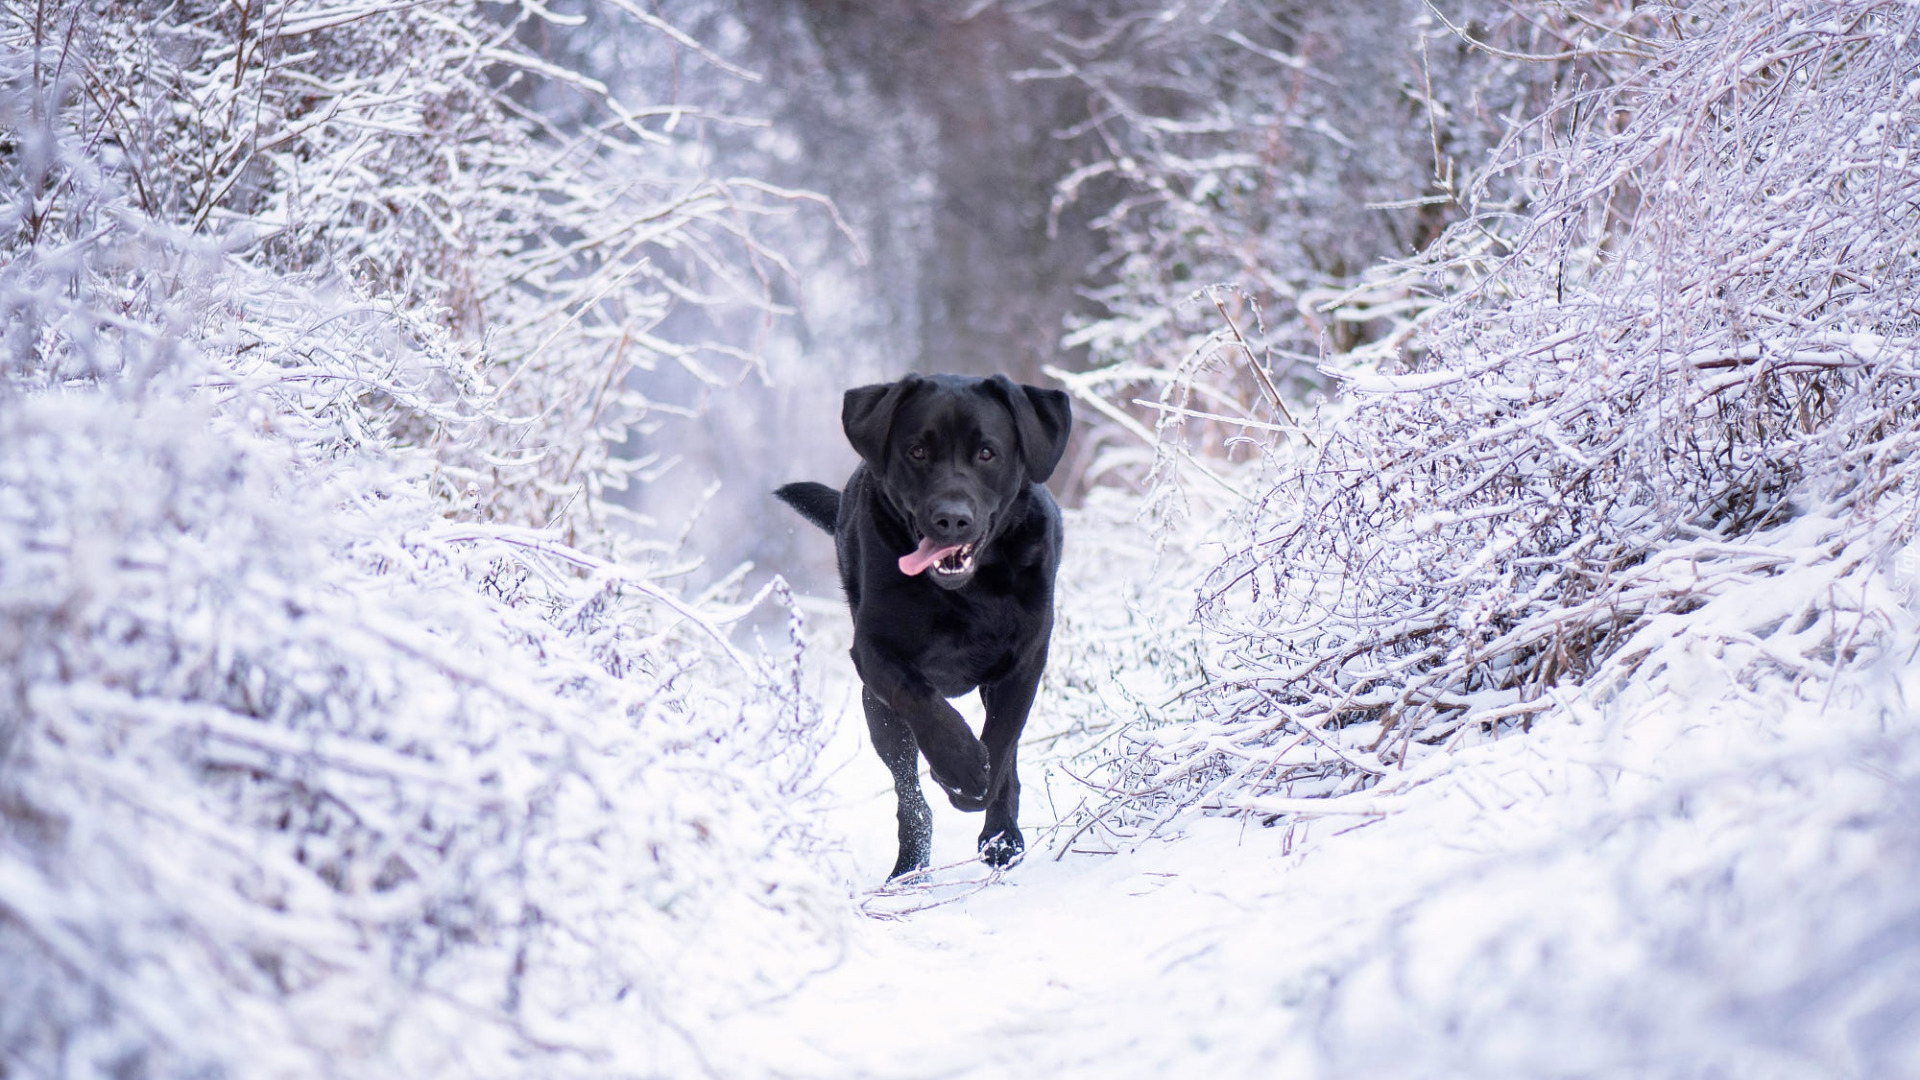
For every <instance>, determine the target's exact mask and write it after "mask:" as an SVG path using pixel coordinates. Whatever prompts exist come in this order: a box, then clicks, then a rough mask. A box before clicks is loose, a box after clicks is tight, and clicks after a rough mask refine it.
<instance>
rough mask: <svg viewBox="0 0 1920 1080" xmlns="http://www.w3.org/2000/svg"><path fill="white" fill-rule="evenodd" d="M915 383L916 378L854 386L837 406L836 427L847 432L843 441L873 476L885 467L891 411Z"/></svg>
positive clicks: (915, 376)
mask: <svg viewBox="0 0 1920 1080" xmlns="http://www.w3.org/2000/svg"><path fill="white" fill-rule="evenodd" d="M919 383H920V376H918V375H908V376H907V377H906V378H904V379H901V380H900V381H899V382H890V383H875V384H873V385H872V386H856V387H854V388H853V389H851V390H849V391H847V396H846V398H845V399H843V400H842V401H841V403H840V426H841V427H843V428H845V429H846V431H847V441H848V442H850V443H852V444H853V450H854V452H855V453H857V454H859V455H860V460H862V461H864V462H866V463H867V464H868V465H869V466H871V467H872V468H873V470H874V471H875V472H884V471H885V470H886V467H887V435H888V434H889V433H891V432H892V431H893V414H894V410H896V409H898V408H899V407H900V401H901V399H903V398H905V397H906V396H907V391H908V390H910V389H912V388H913V387H914V386H917V385H919Z"/></svg>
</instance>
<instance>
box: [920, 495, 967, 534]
mask: <svg viewBox="0 0 1920 1080" xmlns="http://www.w3.org/2000/svg"><path fill="white" fill-rule="evenodd" d="M927 511H928V513H927V537H928V539H930V540H932V541H933V542H934V543H936V544H960V543H965V542H966V541H967V539H968V534H969V532H970V531H971V530H972V528H973V508H972V507H970V506H968V505H967V504H966V503H964V502H962V501H960V500H959V499H940V500H937V501H935V502H934V504H933V505H932V506H929V507H928V508H927Z"/></svg>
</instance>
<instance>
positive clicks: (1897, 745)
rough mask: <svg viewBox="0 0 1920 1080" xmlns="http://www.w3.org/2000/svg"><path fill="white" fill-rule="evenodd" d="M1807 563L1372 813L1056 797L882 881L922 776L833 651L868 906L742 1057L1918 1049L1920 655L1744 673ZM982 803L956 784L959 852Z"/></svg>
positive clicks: (1603, 1071) (1812, 1071) (1370, 803)
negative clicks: (1916, 713) (1160, 820)
mask: <svg viewBox="0 0 1920 1080" xmlns="http://www.w3.org/2000/svg"><path fill="white" fill-rule="evenodd" d="M1801 575H1802V576H1801V581H1800V587H1795V582H1794V580H1793V579H1792V578H1791V577H1790V578H1789V579H1788V580H1785V581H1780V582H1776V583H1774V584H1773V585H1772V586H1771V587H1768V588H1764V589H1759V588H1754V589H1749V590H1747V591H1745V592H1742V593H1740V594H1737V595H1730V596H1727V597H1723V598H1721V599H1720V600H1717V601H1715V602H1714V603H1713V604H1711V605H1709V606H1708V607H1707V608H1705V609H1702V610H1701V611H1699V612H1697V613H1694V614H1693V615H1690V616H1686V617H1674V618H1673V620H1672V621H1670V622H1668V623H1666V624H1663V625H1662V626H1661V628H1660V629H1659V631H1658V633H1657V634H1655V635H1654V636H1661V637H1664V638H1666V640H1665V641H1664V642H1663V643H1662V644H1661V645H1659V646H1658V647H1657V649H1656V654H1657V656H1658V657H1659V658H1660V660H1661V661H1664V665H1663V666H1662V665H1661V664H1659V663H1656V662H1654V661H1649V663H1650V664H1652V665H1654V666H1662V671H1661V672H1660V673H1659V674H1657V675H1654V676H1651V677H1642V678H1640V679H1638V680H1637V681H1635V682H1633V683H1630V684H1628V685H1627V686H1625V687H1624V688H1622V689H1620V690H1619V692H1617V693H1613V694H1607V693H1599V692H1589V693H1579V694H1572V695H1568V696H1567V697H1566V698H1565V699H1564V701H1562V702H1561V703H1560V704H1559V705H1557V706H1556V707H1554V708H1553V709H1551V710H1550V711H1548V712H1545V713H1542V714H1540V715H1538V716H1536V718H1535V720H1534V723H1533V726H1532V729H1531V731H1530V732H1529V733H1528V734H1527V735H1526V736H1525V737H1524V738H1502V739H1488V740H1487V741H1485V742H1484V743H1482V744H1480V745H1475V746H1468V747H1465V748H1463V749H1460V750H1457V751H1456V752H1454V753H1453V754H1451V755H1448V756H1447V757H1446V758H1445V759H1444V760H1439V759H1430V760H1429V762H1428V763H1427V767H1426V768H1425V769H1422V770H1419V771H1418V772H1417V774H1416V775H1412V776H1409V777H1408V778H1407V780H1406V781H1405V782H1404V783H1403V784H1400V785H1391V784H1383V785H1382V787H1383V788H1389V787H1391V788H1394V790H1391V791H1389V792H1388V793H1386V794H1382V795H1379V796H1377V797H1374V798H1371V799H1369V800H1367V802H1366V805H1365V807H1364V809H1360V810H1359V811H1358V812H1357V813H1356V814H1354V815H1352V816H1348V815H1343V814H1338V813H1325V812H1324V810H1326V809H1327V808H1325V807H1321V808H1320V809H1321V810H1322V811H1323V812H1322V813H1319V814H1314V813H1312V812H1311V811H1312V809H1313V808H1312V805H1311V804H1312V803H1313V802H1314V800H1306V799H1300V800H1287V801H1285V805H1281V804H1280V803H1279V802H1278V801H1276V804H1275V805H1273V806H1272V807H1270V808H1266V809H1269V810H1271V811H1272V812H1276V813H1277V812H1287V813H1292V814H1295V815H1297V816H1295V817H1294V818H1293V819H1292V821H1291V823H1289V822H1288V821H1286V820H1283V821H1281V822H1279V823H1278V824H1277V825H1276V826H1274V827H1262V826H1261V825H1260V824H1259V823H1258V820H1257V819H1248V818H1241V819H1237V820H1232V819H1221V818H1209V817H1195V818H1189V819H1187V820H1185V821H1184V822H1182V823H1181V825H1180V826H1179V828H1178V829H1177V830H1176V831H1174V832H1172V833H1170V834H1167V835H1163V836H1161V837H1158V838H1153V839H1148V840H1144V841H1141V842H1138V843H1135V844H1131V845H1127V846H1125V847H1123V848H1122V849H1121V850H1119V851H1117V852H1115V853H1112V854H1085V853H1075V852H1068V853H1065V854H1062V852H1061V850H1060V845H1059V837H1060V834H1059V832H1058V831H1057V828H1056V827H1057V826H1059V825H1061V824H1062V821H1061V818H1060V817H1059V815H1057V814H1056V813H1055V812H1054V810H1053V808H1052V807H1050V805H1049V803H1048V802H1047V801H1046V800H1045V799H1042V798H1030V799H1029V800H1027V802H1026V805H1025V807H1024V809H1023V820H1022V827H1023V828H1024V829H1026V830H1028V832H1029V835H1035V834H1038V835H1039V836H1041V837H1050V838H1051V839H1050V841H1043V842H1042V843H1040V844H1036V845H1035V848H1034V850H1033V852H1032V853H1031V854H1030V856H1029V858H1028V859H1027V861H1025V862H1024V863H1022V864H1021V865H1019V866H1017V867H1015V868H1014V869H1012V870H1011V871H1009V872H1007V873H1005V874H992V873H989V872H988V871H987V870H986V869H985V868H984V867H982V866H980V865H978V864H972V865H968V864H966V863H964V862H962V863H960V864H957V865H948V866H947V867H945V868H943V869H940V870H939V871H937V872H936V873H935V874H933V875H932V882H931V883H930V884H926V885H923V886H921V887H918V888H899V889H883V888H880V887H879V879H880V876H881V875H883V874H884V873H885V872H886V869H887V868H888V867H889V866H890V865H891V862H892V858H893V832H892V820H893V819H892V804H891V793H890V790H889V789H888V788H887V786H886V783H885V781H886V774H885V773H884V771H883V770H882V769H881V767H880V766H879V764H878V762H877V760H869V758H871V753H870V751H869V750H868V749H867V748H866V747H865V746H864V744H863V740H862V738H861V736H860V731H861V728H862V727H863V723H862V721H861V719H860V716H859V712H858V708H857V699H855V698H854V697H853V695H851V694H848V693H846V684H845V682H844V678H843V677H839V676H836V675H835V674H834V671H833V666H832V665H833V664H834V663H835V662H836V660H834V659H830V660H829V661H828V662H827V663H826V664H825V665H824V666H821V667H819V668H817V669H816V670H815V673H814V677H815V678H817V679H820V680H821V682H822V683H823V685H825V686H828V687H832V686H834V684H835V683H836V680H838V683H839V686H838V692H839V694H840V697H841V699H842V701H843V707H842V709H841V710H840V712H839V716H838V718H837V720H836V721H835V723H836V728H835V733H834V737H833V741H832V742H831V743H830V744H829V752H828V756H829V758H830V759H831V760H833V761H834V762H835V763H836V766H837V771H836V772H835V774H834V778H833V782H832V784H833V792H834V795H833V798H832V800H831V802H830V805H829V808H828V810H827V821H828V822H829V823H830V828H831V829H833V830H835V831H838V832H842V833H844V835H845V836H846V838H847V844H848V850H847V852H846V855H845V857H844V859H843V860H842V861H841V862H840V863H838V864H837V865H836V870H837V872H838V873H839V875H840V879H841V881H842V884H843V886H844V887H845V888H846V889H847V890H848V898H849V902H850V904H852V905H853V906H854V907H855V908H856V909H857V910H859V911H860V912H861V914H862V918H860V919H859V920H857V921H856V922H855V923H854V924H853V925H852V927H851V929H850V930H849V932H848V936H847V939H846V942H845V945H844V947H843V948H844V953H843V955H842V956H841V958H840V960H839V961H838V963H837V964H836V965H835V966H834V967H833V968H832V969H831V970H829V971H827V972H824V973H822V974H820V975H818V976H816V977H814V978H813V979H811V980H809V981H808V982H807V983H806V984H805V985H804V986H802V987H801V988H799V989H798V990H797V991H796V992H795V993H793V994H792V995H790V996H788V997H786V998H784V999H782V1000H780V1001H776V1002H772V1003H769V1004H768V1005H766V1006H764V1007H763V1008H760V1009H756V1010H754V1011H753V1012H751V1013H750V1014H748V1015H745V1016H742V1017H739V1018H737V1019H735V1020H733V1021H732V1022H731V1023H729V1024H728V1025H726V1030H727V1031H728V1032H729V1034H730V1036H731V1037H730V1038H729V1040H728V1041H729V1042H730V1043H737V1044H739V1045H742V1046H748V1047H751V1048H752V1052H751V1055H750V1056H747V1057H744V1058H743V1059H742V1060H740V1061H738V1062H737V1063H736V1067H737V1068H738V1069H739V1073H738V1074H739V1075H756V1076H757V1075H765V1076H774V1075H778V1076H796V1077H933V1076H939V1077H976V1076H977V1077H993V1076H1021V1077H1026V1076H1032V1077H1041V1076H1089V1077H1092V1076H1103V1077H1150V1076H1166V1075H1216V1076H1225V1077H1238V1076H1247V1077H1254V1076H1262V1077H1276V1076H1284V1077H1339V1076H1356V1075H1365V1076H1384V1077H1393V1076H1407V1077H1416V1076H1418V1077H1432V1076H1460V1077H1489V1076H1549V1075H1553V1076H1610V1075H1620V1076H1629V1075H1630V1076H1676V1077H1679V1076H1712V1075H1722V1074H1729V1075H1742V1076H1777V1077H1808V1078H1813V1077H1835V1076H1899V1075H1913V1074H1914V1072H1915V1070H1916V1069H1920V1026H1916V1025H1914V1024H1912V1023H1911V1022H1910V1018H1911V1017H1912V1016H1913V1015H1914V1013H1913V1010H1915V1009H1916V1008H1920V994H1917V993H1916V990H1920V987H1916V985H1915V983H1914V978H1913V975H1912V972H1913V971H1915V970H1916V966H1915V965H1916V962H1920V900H1916V896H1920V892H1916V890H1915V886H1916V885H1920V875H1916V873H1915V871H1914V867H1915V863H1914V855H1915V853H1916V851H1920V830H1916V828H1915V827H1914V825H1913V813H1912V812H1913V809H1914V806H1915V798H1916V796H1917V795H1920V755H1917V754H1916V751H1920V731H1916V729H1915V727H1914V725H1913V723H1912V721H1911V720H1910V719H1908V716H1907V711H1906V710H1905V709H1904V708H1903V707H1901V705H1900V703H1902V702H1904V701H1906V700H1911V698H1912V696H1913V695H1915V694H1920V671H1915V670H1913V669H1912V668H1911V667H1909V666H1908V665H1906V664H1905V663H1903V662H1902V657H1901V656H1899V655H1886V656H1884V657H1883V658H1882V659H1881V660H1879V661H1877V662H1873V663H1870V664H1867V665H1865V666H1864V668H1863V669H1862V670H1861V671H1859V672H1858V673H1857V675H1856V676H1854V677H1852V678H1850V679H1848V680H1847V681H1846V683H1845V684H1844V685H1842V686H1840V687H1837V688H1834V687H1826V686H1819V685H1814V686H1804V685H1803V686H1799V687H1796V686H1794V684H1793V681H1792V680H1790V679H1784V678H1762V679H1759V680H1758V681H1757V682H1754V683H1753V684H1752V685H1742V684H1741V682H1740V681H1739V680H1737V679H1733V678H1729V677H1728V671H1729V669H1728V666H1727V664H1728V656H1727V654H1728V653H1729V652H1730V651H1731V650H1730V649H1729V648H1728V647H1727V646H1726V645H1725V644H1724V640H1717V639H1719V638H1720V635H1721V634H1723V633H1725V632H1726V631H1727V628H1728V627H1732V626H1739V627H1744V626H1750V625H1753V624H1755V623H1756V622H1757V623H1765V622H1769V621H1772V620H1773V619H1775V618H1776V617H1777V616H1778V614H1779V613H1782V612H1791V611H1799V610H1804V609H1803V608H1802V606H1801V605H1802V604H1803V602H1804V601H1805V600H1806V599H1807V595H1806V593H1807V592H1808V591H1809V590H1811V589H1813V588H1815V586H1817V585H1818V584H1819V582H1820V581H1821V580H1825V579H1824V578H1821V577H1820V576H1819V575H1818V573H1817V568H1807V569H1803V570H1802V572H1801ZM1888 584H1890V582H1889V581H1888V580H1886V579H1877V585H1878V586H1882V587H1884V586H1886V585H1888ZM1110 596H1111V594H1110V593H1106V594H1103V593H1100V592H1095V591H1091V590H1089V591H1082V592H1075V593H1073V594H1070V595H1068V596H1066V597H1064V598H1063V601H1062V603H1063V605H1065V606H1068V607H1073V606H1075V605H1079V606H1083V607H1084V606H1092V605H1098V604H1101V603H1110V602H1111V600H1110ZM822 632H823V633H824V631H822ZM1912 634H1913V626H1912V623H1911V621H1910V620H1909V621H1908V622H1907V623H1906V626H1905V629H1904V631H1903V637H1902V640H1903V641H1907V642H1909V644H1911V643H1912V642H1915V641H1920V638H1913V637H1912V636H1911V635H1912ZM820 651H824V652H828V653H832V652H834V650H820ZM1756 651H1757V652H1764V649H1756ZM832 692H833V691H831V690H829V691H828V693H829V695H830V696H831V694H832ZM1050 711H1051V712H1053V713H1055V715H1054V716H1053V717H1052V718H1051V719H1052V721H1053V722H1055V723H1057V722H1058V716H1057V712H1058V710H1057V707H1056V708H1054V709H1052V710H1050V708H1049V703H1048V702H1046V701H1045V700H1043V701H1042V702H1041V704H1040V706H1039V713H1038V715H1037V717H1036V723H1037V724H1039V726H1040V728H1041V730H1040V731H1039V732H1037V733H1033V734H1032V735H1031V736H1030V738H1029V740H1028V744H1027V749H1026V752H1025V754H1024V755H1023V775H1025V776H1027V777H1028V778H1029V780H1028V789H1029V790H1030V791H1036V792H1037V791H1039V790H1041V789H1043V788H1044V787H1045V786H1046V785H1047V784H1048V783H1052V784H1056V785H1057V784H1061V783H1062V781H1063V780H1064V777H1063V776H1062V774H1061V772H1060V770H1059V768H1058V767H1059V766H1060V765H1061V764H1062V763H1063V757H1062V756H1061V755H1060V754H1057V753H1054V754H1050V753H1048V752H1046V751H1045V750H1041V752H1039V753H1035V752H1034V751H1035V749H1036V748H1037V747H1044V746H1045V745H1046V744H1047V743H1048V742H1049V739H1048V737H1047V736H1048V734H1049V732H1048V731H1047V730H1046V727H1047V723H1048V721H1049V715H1048V714H1049V712H1050ZM1036 777H1037V778H1036ZM1067 783H1069V784H1071V781H1067ZM1339 801H1342V802H1345V801H1347V800H1344V799H1343V800H1339ZM1053 806H1058V803H1057V802H1056V803H1054V804H1053ZM975 821H976V819H974V818H973V817H971V816H969V815H962V814H959V813H957V812H954V811H951V810H947V809H945V808H942V807H936V809H935V822H936V828H937V830H938V832H937V836H936V840H935V846H936V854H935V861H936V863H939V862H941V861H942V860H962V859H964V857H965V854H966V852H968V851H969V850H970V849H971V845H972V840H973V829H974V826H975ZM908 909H912V910H910V911H909V910H908ZM902 911H906V912H907V913H905V914H900V913H899V912H902Z"/></svg>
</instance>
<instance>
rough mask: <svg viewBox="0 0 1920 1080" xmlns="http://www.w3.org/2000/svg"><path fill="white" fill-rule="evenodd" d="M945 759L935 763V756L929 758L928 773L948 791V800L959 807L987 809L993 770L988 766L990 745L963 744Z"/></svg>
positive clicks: (955, 807) (961, 808)
mask: <svg viewBox="0 0 1920 1080" xmlns="http://www.w3.org/2000/svg"><path fill="white" fill-rule="evenodd" d="M941 756H942V758H943V759H944V760H942V761H941V762H940V763H939V764H935V763H934V760H933V758H932V756H931V755H929V756H928V758H927V772H928V773H929V774H930V775H931V776H932V777H933V782H934V783H936V784H939V785H940V790H941V791H944V792H946V793H947V801H948V802H950V803H952V804H953V808H954V809H956V810H968V811H973V810H985V809H986V808H987V787H988V785H989V779H990V777H991V773H990V772H989V770H988V768H987V748H986V747H984V746H981V745H980V744H979V743H978V742H973V744H972V745H971V746H967V745H964V744H963V745H961V746H959V747H957V748H955V749H954V751H953V752H952V753H950V754H943V755H941Z"/></svg>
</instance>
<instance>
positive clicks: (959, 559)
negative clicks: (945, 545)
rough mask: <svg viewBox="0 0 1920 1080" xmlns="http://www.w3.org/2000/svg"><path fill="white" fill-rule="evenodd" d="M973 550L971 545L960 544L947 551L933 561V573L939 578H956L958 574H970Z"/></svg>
mask: <svg viewBox="0 0 1920 1080" xmlns="http://www.w3.org/2000/svg"><path fill="white" fill-rule="evenodd" d="M973 549H974V545H972V544H962V545H960V546H959V547H957V548H952V549H950V550H948V551H947V553H946V554H944V555H942V556H941V557H940V558H939V559H937V560H935V561H934V564H933V572H934V573H936V574H939V575H940V576H941V577H956V576H958V575H960V574H968V573H972V572H973Z"/></svg>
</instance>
